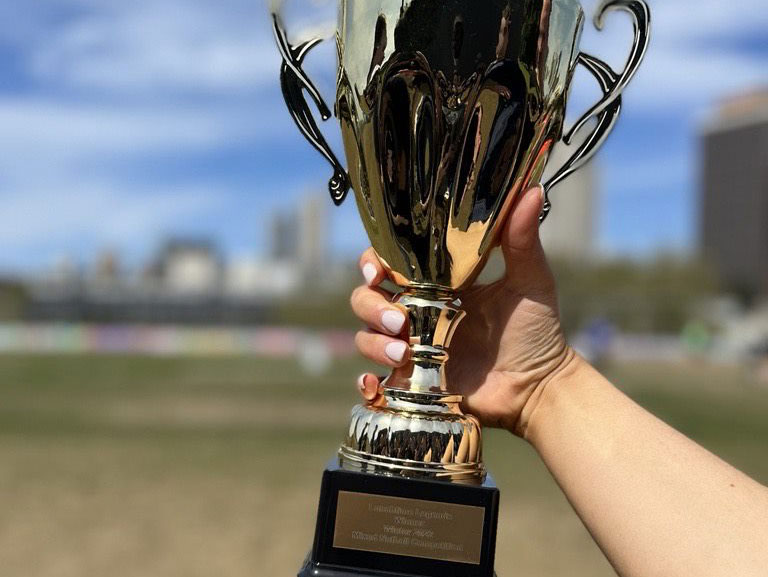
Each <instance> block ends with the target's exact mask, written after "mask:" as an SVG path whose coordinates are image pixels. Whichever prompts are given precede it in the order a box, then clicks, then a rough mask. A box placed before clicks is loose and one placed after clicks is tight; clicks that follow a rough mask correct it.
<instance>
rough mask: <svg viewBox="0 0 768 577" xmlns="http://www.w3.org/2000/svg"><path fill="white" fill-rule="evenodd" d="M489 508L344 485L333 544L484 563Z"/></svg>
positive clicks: (469, 562)
mask: <svg viewBox="0 0 768 577" xmlns="http://www.w3.org/2000/svg"><path fill="white" fill-rule="evenodd" d="M484 517H485V510H484V509H483V508H482V507H474V506H471V505H457V504H454V503H443V502H440V501H425V500H423V499H404V498H401V497H389V496H385V495H372V494H370V493H355V492H350V491H339V500H338V505H337V507H336V525H335V529H334V534H333V546H334V547H337V548H341V549H355V550H357V551H373V552H376V553H389V554H390V555H407V556H409V557H420V558H423V559H438V560H441V561H453V562H458V563H467V564H471V565H479V564H480V560H481V556H482V545H483V521H484Z"/></svg>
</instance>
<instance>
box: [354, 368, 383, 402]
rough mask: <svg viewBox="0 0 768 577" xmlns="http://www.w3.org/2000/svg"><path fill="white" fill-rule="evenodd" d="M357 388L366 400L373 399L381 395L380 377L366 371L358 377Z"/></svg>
mask: <svg viewBox="0 0 768 577" xmlns="http://www.w3.org/2000/svg"><path fill="white" fill-rule="evenodd" d="M357 388H358V389H359V391H360V394H361V395H362V396H363V398H364V399H365V400H366V401H369V402H371V401H373V400H375V399H376V397H377V396H378V395H379V378H378V377H377V376H376V375H374V374H372V373H364V374H362V375H360V377H359V378H358V379H357Z"/></svg>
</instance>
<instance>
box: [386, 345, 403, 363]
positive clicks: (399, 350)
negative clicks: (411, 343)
mask: <svg viewBox="0 0 768 577" xmlns="http://www.w3.org/2000/svg"><path fill="white" fill-rule="evenodd" d="M407 348H408V345H406V344H405V343H404V342H403V341H392V342H391V343H389V344H388V345H387V346H386V347H384V353H386V355H387V356H388V357H389V358H390V359H391V360H392V361H393V362H395V363H399V362H401V361H402V360H403V357H405V351H406V349H407Z"/></svg>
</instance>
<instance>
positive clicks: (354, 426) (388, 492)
mask: <svg viewBox="0 0 768 577" xmlns="http://www.w3.org/2000/svg"><path fill="white" fill-rule="evenodd" d="M611 10H622V11H626V12H628V13H629V14H630V16H631V17H632V20H633V23H634V32H635V37H634V42H633V45H632V49H631V52H630V55H629V58H628V60H627V63H626V65H625V68H624V70H623V71H621V72H620V73H617V72H615V71H614V70H612V68H611V67H610V66H609V65H608V64H606V63H605V62H603V61H601V60H600V59H598V58H595V57H594V56H591V55H589V54H586V53H584V52H581V51H580V50H579V39H580V35H581V30H582V26H583V20H584V11H583V9H582V7H581V5H580V4H579V2H578V1H577V0H340V1H339V23H338V30H337V34H336V41H337V54H338V74H337V82H336V85H337V93H336V102H335V107H334V111H335V115H336V117H337V118H338V120H339V123H340V125H341V133H342V139H343V144H344V151H345V153H346V160H347V166H348V168H347V169H345V168H343V166H342V164H341V162H340V161H339V159H338V157H337V156H336V155H335V154H334V153H333V151H332V150H331V148H330V147H329V146H328V144H327V142H326V141H325V139H324V138H323V135H322V133H321V132H320V131H319V129H318V126H317V123H316V121H315V119H314V117H313V112H312V108H311V107H310V102H313V103H314V106H315V107H316V108H317V110H318V112H319V114H320V116H321V117H322V119H323V120H327V119H328V118H330V116H331V111H330V109H329V107H328V106H327V104H326V103H325V102H324V100H323V98H322V97H321V95H320V93H319V92H318V90H317V88H316V87H315V85H314V84H313V83H312V81H311V80H310V79H309V78H308V77H307V75H306V73H305V72H304V70H303V69H302V64H303V61H304V59H305V57H306V55H307V53H308V52H309V51H310V50H311V49H312V48H313V47H314V46H315V45H316V44H317V43H318V42H319V41H320V39H311V40H308V41H305V42H302V43H299V44H297V45H293V44H291V42H290V41H289V39H288V36H287V34H286V32H285V30H284V28H283V25H282V22H281V19H280V16H279V14H277V13H275V14H273V24H274V32H275V37H276V40H277V45H278V47H279V50H280V54H281V56H282V58H283V64H282V67H281V75H280V80H281V86H282V91H283V95H284V97H285V100H286V102H287V105H288V109H289V111H290V113H291V115H292V117H293V119H294V121H295V122H296V125H297V126H298V127H299V129H300V130H301V132H302V134H304V136H305V137H306V138H307V139H308V140H309V142H310V143H311V144H312V145H313V146H314V147H315V148H316V149H317V150H318V151H319V152H320V153H322V154H323V156H324V157H325V158H326V159H327V160H328V161H329V163H330V164H331V166H332V167H333V175H332V177H331V179H330V181H329V190H330V194H331V197H332V199H333V201H334V202H335V203H336V204H340V203H341V202H343V201H344V198H345V196H346V195H347V192H348V190H349V188H352V189H353V191H354V194H355V199H356V201H357V207H358V210H359V213H360V218H361V219H362V221H363V224H364V226H365V230H366V231H367V233H368V236H369V238H370V241H371V244H372V246H373V248H374V250H375V251H376V254H377V255H378V257H379V259H380V260H381V262H382V264H383V265H384V268H385V269H386V271H387V274H388V276H389V279H390V280H391V281H392V282H394V283H395V284H396V285H398V287H400V288H401V289H402V292H400V293H399V294H398V295H397V296H396V297H395V302H397V303H399V304H400V305H402V306H403V307H404V308H405V309H406V310H407V314H408V321H409V324H408V326H409V337H410V348H411V352H410V361H409V362H408V363H407V364H406V365H405V366H403V367H401V368H397V369H394V370H393V371H392V373H391V374H390V375H389V376H388V377H387V378H386V380H384V381H383V383H382V386H381V402H378V403H376V404H375V405H359V406H357V407H355V408H354V409H353V410H352V417H351V422H350V424H349V429H348V433H347V435H346V438H345V439H344V441H343V444H342V445H341V448H340V449H339V453H338V458H337V459H334V461H333V462H332V463H331V464H330V465H329V466H328V468H327V469H326V471H325V473H324V476H323V485H322V489H321V497H320V505H319V511H318V517H317V526H316V533H315V541H314V545H313V547H312V551H311V553H310V555H309V557H308V558H307V560H306V562H305V565H304V567H303V568H302V570H301V572H300V574H299V575H301V576H308V575H316V576H325V577H331V576H334V577H340V576H346V575H375V574H379V573H380V572H388V573H391V574H396V575H402V576H438V575H441V576H442V575H457V574H460V575H466V576H472V577H489V576H491V575H493V567H494V565H493V564H494V552H495V533H496V522H497V518H498V489H496V487H495V486H494V484H493V481H492V479H491V478H490V476H489V475H487V474H486V470H485V467H484V465H483V461H482V442H481V431H480V425H479V423H478V421H477V420H476V419H475V418H474V417H473V416H471V415H467V414H464V413H463V412H462V410H461V401H462V397H461V396H460V395H458V394H456V393H455V392H454V388H453V387H452V383H450V382H446V378H445V363H446V362H448V358H449V350H450V349H449V345H450V342H451V337H452V335H453V333H454V331H455V329H456V327H457V325H458V323H459V322H461V319H462V317H463V316H464V314H465V313H464V312H463V311H462V309H461V300H460V297H461V292H462V290H464V289H466V288H468V287H469V286H470V285H471V284H472V283H473V281H474V280H475V279H476V277H477V275H478V274H479V273H480V271H481V270H482V268H483V265H484V264H485V262H486V261H487V258H488V256H489V253H490V252H491V249H493V248H494V246H495V245H496V243H497V240H498V238H497V237H498V234H499V231H500V228H501V226H502V225H503V222H504V220H505V218H506V216H507V214H508V213H509V211H510V209H511V207H512V206H513V204H514V202H515V199H516V198H517V197H518V195H520V194H521V192H523V191H525V190H526V189H527V188H528V187H529V186H531V185H533V184H536V183H538V182H539V181H540V179H541V177H542V174H543V172H544V168H545V165H546V163H547V159H548V156H549V154H550V152H551V150H552V148H553V146H554V145H555V143H557V142H558V141H560V140H561V138H562V140H563V141H564V142H565V143H566V144H569V143H571V142H577V141H578V144H576V145H574V148H575V150H574V151H573V154H572V156H571V157H570V158H569V160H568V161H567V162H566V163H565V165H564V166H562V167H561V168H559V169H558V170H557V171H556V172H554V174H553V176H552V177H551V178H550V179H549V180H548V181H547V182H546V183H544V190H545V202H544V207H543V210H542V214H541V217H540V218H541V220H544V218H545V217H546V215H547V213H548V212H549V210H550V208H551V204H550V201H549V192H550V190H551V189H552V188H553V187H554V186H555V185H556V184H558V183H559V182H561V181H562V180H563V179H564V178H566V177H567V176H568V175H569V174H571V173H573V172H574V171H575V170H577V169H579V168H580V167H581V166H582V165H583V164H584V163H585V162H587V161H588V160H589V158H590V157H591V156H592V155H593V154H594V152H595V151H596V150H597V149H598V147H599V146H600V145H601V144H602V143H603V142H604V140H605V138H606V137H607V135H608V134H609V132H610V131H611V129H612V128H613V126H614V124H615V122H616V120H617V118H618V115H619V112H620V109H621V94H622V91H623V90H624V88H625V87H626V86H627V84H628V83H629V81H630V80H631V79H632V77H633V75H634V73H635V72H636V70H637V68H638V66H639V65H640V62H641V61H642V59H643V56H644V54H645V51H646V48H647V45H648V34H649V26H650V14H649V10H648V6H647V5H646V3H645V2H644V1H643V0H607V1H604V2H603V3H602V4H601V5H600V7H599V8H598V10H597V14H596V16H595V20H594V24H595V26H596V27H597V28H598V29H601V28H602V26H603V18H604V16H605V14H606V13H607V12H608V11H611ZM578 65H581V66H583V67H584V68H586V69H587V70H588V71H589V72H590V73H591V74H592V76H594V78H595V79H596V81H597V83H598V85H599V86H600V89H601V90H602V97H601V98H600V100H599V101H598V102H597V103H596V104H595V105H594V106H592V107H591V108H590V109H589V110H588V111H587V112H586V113H585V114H584V115H583V116H581V118H579V119H578V120H577V121H576V122H575V123H574V125H573V126H572V127H571V128H570V129H569V130H568V131H567V132H565V134H564V128H563V127H564V119H565V109H566V102H567V98H568V92H569V86H570V84H571V80H572V77H573V74H574V71H575V69H576V67H577V66H578ZM577 134H578V137H579V138H578V139H577V138H576V136H577Z"/></svg>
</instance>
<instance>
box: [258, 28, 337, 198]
mask: <svg viewBox="0 0 768 577" xmlns="http://www.w3.org/2000/svg"><path fill="white" fill-rule="evenodd" d="M272 29H273V31H274V33H275V40H276V41H277V47H278V50H279V51H280V56H282V58H283V64H282V66H281V67H280V87H281V88H282V91H283V98H285V103H286V104H287V106H288V111H289V112H290V113H291V117H292V118H293V121H294V122H295V123H296V126H298V127H299V130H300V131H301V133H302V134H303V135H304V138H306V139H307V140H308V141H309V143H310V144H311V145H312V146H314V147H315V149H316V150H317V151H318V152H319V153H320V154H322V155H323V157H324V158H325V159H326V160H327V161H328V162H329V163H330V165H331V166H332V167H333V176H332V177H331V179H330V180H329V181H328V191H329V192H330V193H331V198H332V199H333V202H334V204H336V205H339V204H341V203H342V202H344V199H345V198H346V196H347V192H348V191H349V176H348V175H347V171H346V170H345V169H344V167H343V166H342V165H341V163H340V162H339V159H338V158H337V157H336V155H335V154H334V152H333V150H331V147H330V146H328V143H327V142H326V140H325V137H323V133H322V132H320V129H319V128H318V127H317V122H315V117H314V116H313V115H312V110H311V109H310V107H309V103H308V102H307V99H306V97H305V95H304V91H306V92H307V94H309V96H310V97H311V98H312V100H313V101H314V102H315V105H316V106H317V109H318V111H319V112H320V117H321V118H322V119H323V120H324V121H325V120H328V119H329V118H330V117H331V110H330V109H329V108H328V105H327V104H326V103H325V101H324V100H323V97H322V96H321V95H320V92H319V91H318V90H317V88H316V87H315V85H314V84H313V83H312V81H311V80H310V79H309V77H308V76H307V75H306V73H305V72H304V70H302V68H301V65H302V63H303V62H304V57H305V56H306V55H307V53H308V52H309V51H310V50H311V49H312V48H314V47H315V46H317V44H319V43H320V42H321V41H322V38H312V39H310V40H307V41H306V42H302V43H301V44H299V45H298V46H292V45H291V44H290V42H288V36H287V35H286V33H285V29H284V28H283V25H282V23H281V22H280V18H279V16H278V15H277V14H275V13H273V14H272Z"/></svg>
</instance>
